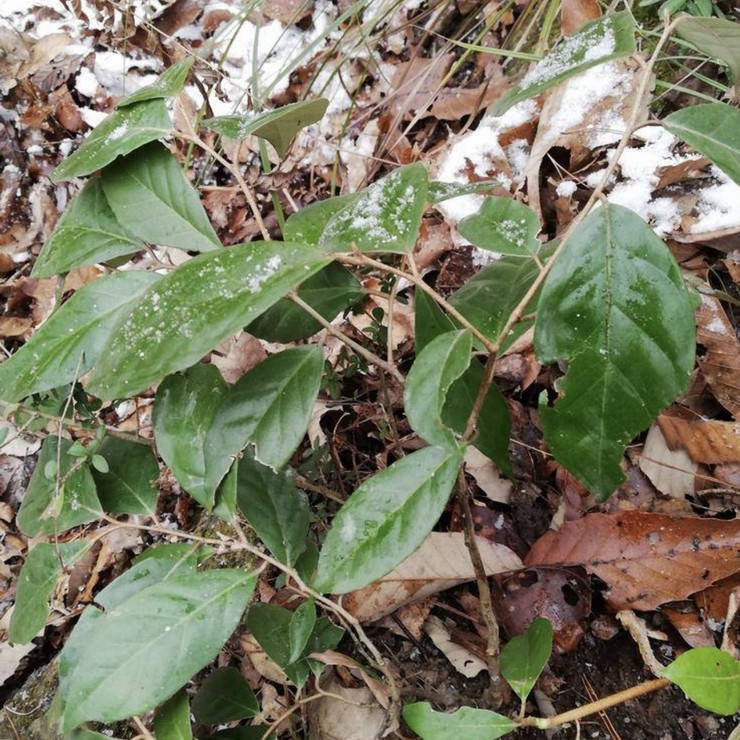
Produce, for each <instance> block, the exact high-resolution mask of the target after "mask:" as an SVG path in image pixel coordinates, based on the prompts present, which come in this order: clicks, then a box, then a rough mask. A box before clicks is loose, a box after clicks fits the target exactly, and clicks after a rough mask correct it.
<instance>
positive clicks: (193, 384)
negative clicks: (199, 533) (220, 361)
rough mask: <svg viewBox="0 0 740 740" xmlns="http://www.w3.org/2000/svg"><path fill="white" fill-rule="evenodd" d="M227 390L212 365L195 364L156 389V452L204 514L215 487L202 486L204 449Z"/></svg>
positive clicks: (211, 506)
mask: <svg viewBox="0 0 740 740" xmlns="http://www.w3.org/2000/svg"><path fill="white" fill-rule="evenodd" d="M228 392H229V387H228V386H227V385H226V382H225V381H224V379H223V378H222V377H221V373H220V372H219V371H218V368H217V367H215V365H204V364H202V363H197V364H195V365H193V366H192V367H190V368H188V369H187V370H186V371H185V372H184V373H182V374H176V375H169V376H168V377H166V378H165V379H164V380H163V381H162V383H160V385H159V387H158V388H157V395H156V397H155V400H154V411H153V413H152V426H153V428H154V439H155V440H156V442H157V450H158V451H159V454H160V455H161V457H162V459H163V460H164V461H165V463H166V464H167V465H168V466H169V467H170V468H171V470H172V472H173V473H174V475H175V478H177V480H178V482H179V483H180V485H181V486H182V487H183V488H184V489H185V490H186V491H187V492H188V493H189V494H190V495H191V496H192V497H193V498H194V499H195V500H196V501H197V502H198V503H200V504H201V505H202V506H204V507H205V508H206V509H207V510H208V511H210V510H211V509H212V508H213V504H214V493H215V486H210V485H208V484H207V483H206V453H205V445H206V438H207V437H208V433H209V432H210V431H211V429H212V427H213V420H214V419H215V417H216V414H217V413H218V410H219V408H220V407H221V404H222V403H223V402H224V400H225V399H226V397H227V396H228Z"/></svg>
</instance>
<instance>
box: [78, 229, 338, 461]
mask: <svg viewBox="0 0 740 740" xmlns="http://www.w3.org/2000/svg"><path fill="white" fill-rule="evenodd" d="M329 262H330V259H329V258H327V257H326V256H325V255H324V254H323V253H322V252H320V251H318V250H316V249H313V248H310V247H306V246H304V245H299V244H291V243H282V242H253V243H251V244H240V245H238V246H236V247H230V248H229V249H219V250H218V251H216V252H210V253H208V254H201V255H198V256H197V257H195V258H193V259H191V260H189V261H188V262H186V263H185V264H183V265H181V266H180V267H178V268H177V269H176V270H173V271H172V272H171V273H170V274H169V275H166V276H165V277H163V278H162V279H161V280H160V281H159V282H158V283H157V284H156V285H155V286H154V287H153V288H152V289H151V290H149V291H148V292H147V293H146V294H145V295H144V297H143V298H142V299H141V300H139V302H138V303H137V305H136V306H135V307H134V309H133V310H132V311H131V312H130V313H129V314H128V316H126V318H125V319H124V320H123V321H121V322H120V323H119V324H118V326H117V327H116V330H115V332H114V334H113V337H112V338H111V340H110V341H109V342H108V344H107V346H106V347H105V348H104V350H103V354H102V356H101V358H100V362H98V364H97V366H96V367H95V369H94V370H93V372H92V373H91V374H90V376H89V379H88V384H87V388H88V391H89V392H90V393H93V394H94V395H96V396H98V397H99V398H126V397H129V396H132V395H134V394H135V393H138V392H140V391H142V390H144V389H145V388H147V387H149V386H150V385H151V384H152V383H154V382H155V381H157V380H159V379H160V378H161V377H163V376H164V375H168V374H169V373H173V372H176V371H177V370H182V369H184V368H186V367H189V366H190V365H192V364H193V363H194V362H196V361H197V360H199V359H200V358H201V357H202V356H203V355H204V354H206V353H207V352H209V351H210V350H212V349H213V348H214V347H215V346H216V345H217V344H218V343H219V342H221V341H222V340H224V339H225V338H226V337H228V336H229V334H232V333H233V332H235V331H237V330H238V329H240V328H241V327H243V326H245V325H246V324H248V323H249V322H250V321H252V320H253V319H255V318H257V316H259V315H260V314H261V313H262V312H263V311H266V310H267V309H268V308H269V307H270V306H272V305H273V304H274V303H276V302H277V301H278V300H279V299H280V298H282V297H283V296H284V295H285V294H286V293H287V292H288V291H289V290H291V289H292V288H295V287H296V286H297V285H298V284H299V283H301V282H302V281H303V280H305V279H306V278H308V277H310V276H311V275H313V274H314V273H315V272H318V271H319V270H320V269H321V268H322V267H325V266H326V265H327V264H328V263H329ZM224 472H225V471H224Z"/></svg>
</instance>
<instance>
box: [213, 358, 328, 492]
mask: <svg viewBox="0 0 740 740" xmlns="http://www.w3.org/2000/svg"><path fill="white" fill-rule="evenodd" d="M323 367H324V355H323V352H322V351H321V348H320V347H318V346H315V345H309V346H305V347H295V348H293V349H287V350H284V351H282V352H279V353H278V354H276V355H271V356H270V357H268V358H267V359H266V360H263V361H262V362H261V363H260V364H259V365H257V366H256V367H254V368H252V370H250V371H249V372H248V373H246V374H245V375H243V376H242V377H241V378H240V379H239V381H238V382H237V383H236V384H235V385H234V386H233V387H232V388H231V390H230V391H229V394H228V396H227V397H226V399H225V400H224V402H223V403H222V404H221V407H220V408H219V410H218V412H217V413H216V416H215V417H214V420H213V426H212V429H211V431H210V432H209V433H208V437H207V438H206V444H205V469H206V477H207V481H208V485H209V486H211V488H213V489H215V488H216V486H217V485H218V484H219V483H220V482H221V479H222V478H223V476H224V475H226V472H227V471H228V469H229V468H230V467H231V463H232V462H233V459H234V457H235V456H236V455H237V454H238V453H239V452H241V451H242V450H243V449H244V448H245V447H246V446H247V445H248V444H251V445H253V446H254V456H255V458H256V459H257V460H258V461H259V462H261V463H263V464H264V465H269V466H270V467H272V468H274V469H275V470H278V469H279V468H281V467H282V466H283V465H285V463H286V462H288V460H289V459H290V456H291V455H292V454H293V453H294V452H295V450H296V448H297V447H298V445H299V444H300V442H301V440H302V439H303V436H304V435H305V433H306V429H307V427H308V421H309V419H310V416H311V410H312V409H313V405H314V401H315V400H316V396H317V395H318V392H319V387H320V385H321V373H322V371H323Z"/></svg>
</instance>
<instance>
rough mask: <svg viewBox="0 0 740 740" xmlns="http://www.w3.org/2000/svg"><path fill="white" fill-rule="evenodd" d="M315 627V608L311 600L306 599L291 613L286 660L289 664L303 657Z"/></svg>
mask: <svg viewBox="0 0 740 740" xmlns="http://www.w3.org/2000/svg"><path fill="white" fill-rule="evenodd" d="M315 626H316V607H315V606H314V603H313V599H308V600H307V601H304V602H303V603H302V604H301V605H300V606H299V607H298V608H297V609H296V610H295V611H294V612H293V616H292V617H291V618H290V624H289V625H288V638H289V639H288V642H289V644H290V654H289V656H288V660H289V662H290V663H295V661H296V660H298V658H300V657H301V655H303V650H304V649H305V647H306V645H307V644H308V640H309V638H310V637H311V633H312V632H313V628H314V627H315Z"/></svg>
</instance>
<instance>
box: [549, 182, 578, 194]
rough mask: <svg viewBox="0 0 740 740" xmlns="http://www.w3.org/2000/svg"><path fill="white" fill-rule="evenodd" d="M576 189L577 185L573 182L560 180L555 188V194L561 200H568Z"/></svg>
mask: <svg viewBox="0 0 740 740" xmlns="http://www.w3.org/2000/svg"><path fill="white" fill-rule="evenodd" d="M577 189H578V185H577V184H576V183H575V182H573V180H562V181H561V182H559V183H558V186H557V187H556V188H555V192H556V193H557V194H558V195H559V196H560V197H561V198H570V196H571V195H573V193H575V192H576V190H577Z"/></svg>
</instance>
